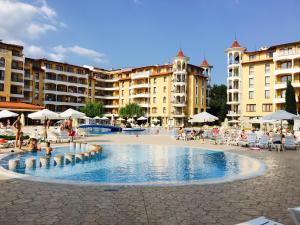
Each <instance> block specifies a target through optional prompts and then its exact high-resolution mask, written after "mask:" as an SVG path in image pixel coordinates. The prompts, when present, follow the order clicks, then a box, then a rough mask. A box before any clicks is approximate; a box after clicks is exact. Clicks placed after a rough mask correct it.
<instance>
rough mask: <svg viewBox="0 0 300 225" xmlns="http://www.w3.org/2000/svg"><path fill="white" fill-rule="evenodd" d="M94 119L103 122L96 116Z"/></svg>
mask: <svg viewBox="0 0 300 225" xmlns="http://www.w3.org/2000/svg"><path fill="white" fill-rule="evenodd" d="M93 119H95V120H101V118H100V117H99V116H95V117H94V118H93Z"/></svg>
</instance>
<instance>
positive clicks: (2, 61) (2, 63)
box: [0, 58, 5, 67]
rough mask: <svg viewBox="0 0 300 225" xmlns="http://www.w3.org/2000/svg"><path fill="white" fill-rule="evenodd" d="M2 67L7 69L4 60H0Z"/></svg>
mask: <svg viewBox="0 0 300 225" xmlns="http://www.w3.org/2000/svg"><path fill="white" fill-rule="evenodd" d="M0 67H5V59H4V58H1V59H0Z"/></svg>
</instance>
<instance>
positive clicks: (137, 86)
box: [129, 83, 150, 89]
mask: <svg viewBox="0 0 300 225" xmlns="http://www.w3.org/2000/svg"><path fill="white" fill-rule="evenodd" d="M141 88H150V84H148V83H146V84H134V85H132V86H131V87H129V89H141Z"/></svg>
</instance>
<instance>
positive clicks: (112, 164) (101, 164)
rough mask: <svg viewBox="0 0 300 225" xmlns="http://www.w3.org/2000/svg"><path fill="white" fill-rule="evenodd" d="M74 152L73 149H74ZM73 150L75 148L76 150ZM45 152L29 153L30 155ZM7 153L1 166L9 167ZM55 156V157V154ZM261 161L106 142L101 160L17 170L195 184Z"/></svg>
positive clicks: (245, 171)
mask: <svg viewBox="0 0 300 225" xmlns="http://www.w3.org/2000/svg"><path fill="white" fill-rule="evenodd" d="M69 151H70V149H69V147H59V148H55V150H54V155H55V154H64V153H66V152H69ZM72 151H73V150H72ZM73 152H74V151H73ZM42 155H45V153H44V151H42V152H39V153H26V154H23V155H22V156H19V158H21V159H22V160H25V159H26V158H28V157H36V158H37V159H38V157H39V156H42ZM14 157H17V156H8V157H6V158H4V159H2V160H1V162H0V165H2V166H3V167H6V168H7V164H8V160H9V159H11V158H14ZM52 158H53V157H52ZM260 166H261V164H260V163H259V162H258V161H257V160H254V159H251V158H248V157H244V156H241V155H237V154H232V153H225V152H222V151H211V150H201V149H198V148H190V147H178V146H159V145H116V144H113V145H109V144H107V145H103V151H102V153H101V154H100V156H99V158H98V159H93V160H90V161H85V162H83V163H77V164H75V165H70V164H69V165H64V166H63V167H55V166H53V162H51V166H50V168H36V169H23V170H19V171H17V172H18V173H22V174H28V175H31V176H35V177H40V178H50V179H60V180H68V181H88V182H98V183H111V184H151V183H156V184H160V183H191V182H192V183H194V182H200V181H207V180H211V179H217V180H218V179H232V178H233V179H234V178H237V177H241V176H248V175H251V174H253V173H254V172H257V170H258V169H259V168H260Z"/></svg>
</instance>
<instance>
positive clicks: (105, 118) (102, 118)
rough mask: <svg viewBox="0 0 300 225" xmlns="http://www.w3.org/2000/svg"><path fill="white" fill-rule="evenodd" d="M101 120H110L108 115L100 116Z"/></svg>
mask: <svg viewBox="0 0 300 225" xmlns="http://www.w3.org/2000/svg"><path fill="white" fill-rule="evenodd" d="M100 120H109V119H108V118H107V117H106V116H103V117H101V118H100Z"/></svg>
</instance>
